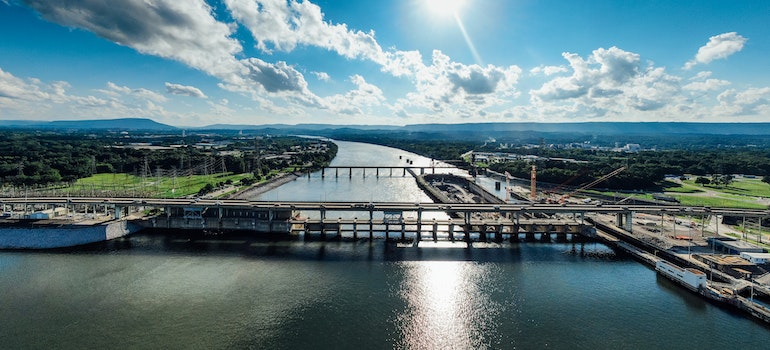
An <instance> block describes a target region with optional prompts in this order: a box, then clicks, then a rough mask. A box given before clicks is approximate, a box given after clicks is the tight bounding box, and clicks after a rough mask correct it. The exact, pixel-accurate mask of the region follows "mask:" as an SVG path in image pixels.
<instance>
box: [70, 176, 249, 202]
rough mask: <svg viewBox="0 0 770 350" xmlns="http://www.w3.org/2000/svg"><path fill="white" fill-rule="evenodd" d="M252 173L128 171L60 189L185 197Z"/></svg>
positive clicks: (80, 192) (96, 193)
mask: <svg viewBox="0 0 770 350" xmlns="http://www.w3.org/2000/svg"><path fill="white" fill-rule="evenodd" d="M251 176H252V175H251V174H232V173H224V174H215V175H191V176H178V177H160V178H157V177H146V178H142V177H139V176H134V175H129V174H96V175H94V176H91V177H87V178H82V179H78V180H77V181H76V182H75V183H74V184H72V185H71V186H68V187H64V188H61V189H60V190H59V191H61V192H63V193H66V194H69V195H72V196H111V197H158V198H175V197H185V196H189V195H192V194H196V193H198V191H200V189H201V188H203V187H204V186H206V184H212V185H214V186H216V184H217V183H220V182H226V181H227V180H230V181H232V182H233V183H238V182H239V181H240V180H241V179H243V178H247V177H251Z"/></svg>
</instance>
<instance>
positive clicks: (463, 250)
mask: <svg viewBox="0 0 770 350" xmlns="http://www.w3.org/2000/svg"><path fill="white" fill-rule="evenodd" d="M339 145H340V151H339V155H338V158H336V159H335V164H337V165H353V164H356V163H353V162H357V164H371V163H378V164H385V162H391V161H392V162H394V163H392V164H401V163H399V162H403V161H404V160H403V157H404V156H406V155H408V156H409V157H411V158H414V163H415V165H416V164H418V161H419V162H422V161H426V162H429V160H426V159H424V158H418V157H416V156H414V155H411V154H407V153H406V152H403V151H399V150H394V149H389V148H385V147H379V146H371V145H363V144H356V143H345V142H340V143H339ZM398 155H401V156H402V159H398ZM358 175H360V176H356V173H354V175H353V177H352V178H351V179H348V178H347V176H340V177H339V178H337V179H334V177H333V174H332V176H331V177H330V175H329V173H328V172H327V175H326V178H323V179H322V178H321V177H320V176H319V175H318V174H312V175H311V177H310V179H307V178H300V179H298V180H296V181H294V182H292V183H289V184H287V185H285V186H282V187H280V188H279V189H277V190H275V191H273V192H268V193H265V194H264V195H262V199H265V200H272V199H281V200H312V201H316V200H319V199H321V200H356V201H366V200H374V201H392V200H397V201H428V199H427V197H425V196H424V195H423V194H422V193H420V192H419V191H418V190H417V187H416V185H414V184H413V180H412V179H411V178H410V177H408V176H407V177H403V178H402V177H400V176H394V177H392V178H390V177H385V176H382V173H381V176H380V178H376V177H369V174H367V177H363V174H360V173H359V174H358ZM399 175H400V174H399ZM0 293H1V294H0V344H2V345H0V347H2V348H3V349H22V348H23V349H51V348H58V349H87V348H91V349H104V348H116V347H117V348H135V349H160V348H162V349H242V348H257V349H392V348H397V349H485V348H486V349H515V348H516V349H533V348H551V349H619V348H623V349H731V348H739V347H740V348H747V349H749V348H755V349H761V348H766V347H767V344H768V342H769V341H770V328H768V327H766V326H764V325H761V324H759V323H757V322H754V321H752V320H750V319H748V318H746V317H744V316H742V315H740V314H735V313H732V312H730V311H727V310H724V309H722V308H720V307H716V306H714V305H712V304H710V303H708V302H706V301H704V300H702V299H701V298H699V297H697V296H695V295H693V294H692V293H690V292H688V291H686V290H683V289H682V288H680V287H678V286H676V285H674V284H672V283H671V282H670V281H668V280H666V279H664V278H661V277H658V276H657V275H656V273H655V272H654V271H653V270H651V269H650V268H647V267H645V266H643V265H641V264H639V263H637V262H635V261H634V260H630V259H629V258H626V257H623V256H617V255H615V254H614V253H613V252H612V251H611V250H610V249H608V248H606V247H604V246H602V245H600V244H595V243H590V244H571V243H570V244H551V243H548V244H539V243H522V244H514V245H504V246H501V247H494V246H486V245H475V246H472V247H470V248H467V247H464V246H462V245H460V246H442V247H432V248H413V247H409V248H402V247H399V246H397V245H394V244H393V243H384V242H382V241H381V240H376V241H374V242H369V241H359V242H334V241H328V242H317V241H315V242H314V241H307V242H306V241H282V240H275V241H274V240H268V239H255V238H253V237H243V236H217V237H211V236H195V235H188V234H170V233H169V234H139V235H134V236H131V237H129V238H126V239H121V240H114V241H111V242H107V243H102V244H96V245H90V246H87V247H80V248H77V249H68V250H61V251H46V252H7V251H6V252H0Z"/></svg>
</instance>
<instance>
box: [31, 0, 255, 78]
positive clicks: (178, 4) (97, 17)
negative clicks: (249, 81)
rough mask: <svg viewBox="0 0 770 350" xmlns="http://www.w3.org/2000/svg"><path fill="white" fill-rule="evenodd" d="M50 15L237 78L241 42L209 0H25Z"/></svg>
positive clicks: (152, 52) (143, 50) (54, 19)
mask: <svg viewBox="0 0 770 350" xmlns="http://www.w3.org/2000/svg"><path fill="white" fill-rule="evenodd" d="M24 2H25V3H26V4H27V5H29V6H30V7H32V8H34V9H35V10H37V11H38V12H39V13H40V14H41V15H42V16H43V17H44V18H46V19H47V20H49V21H52V22H56V23H59V24H62V25H65V26H69V27H75V28H82V29H86V30H88V31H91V32H93V33H94V34H96V35H98V36H100V37H102V38H105V39H107V40H110V41H113V42H115V43H118V44H120V45H124V46H128V47H131V48H133V49H135V50H137V51H139V52H141V53H145V54H150V55H154V56H160V57H163V58H169V59H173V60H176V61H179V62H182V63H184V64H186V65H188V66H190V67H193V68H196V69H199V70H202V71H204V72H207V73H209V74H211V75H213V76H217V77H221V78H227V79H237V78H236V77H235V76H233V73H234V72H235V71H237V65H238V63H237V60H236V59H235V58H234V55H235V54H237V53H239V52H241V45H240V43H239V42H238V41H237V40H235V39H233V38H231V37H230V34H231V33H232V28H230V26H228V25H227V24H225V23H222V22H219V21H217V20H216V19H215V18H214V17H213V16H212V15H211V7H210V6H209V5H208V4H206V2H205V1H203V0H187V1H174V0H156V1H152V2H151V3H148V2H147V1H144V0H123V1H121V2H120V4H119V5H118V4H115V3H113V2H110V1H102V0H56V1H50V0H24Z"/></svg>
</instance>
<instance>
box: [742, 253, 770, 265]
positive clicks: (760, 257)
mask: <svg viewBox="0 0 770 350" xmlns="http://www.w3.org/2000/svg"><path fill="white" fill-rule="evenodd" d="M741 258H744V259H746V260H748V261H750V262H752V263H754V264H767V263H768V262H770V253H741Z"/></svg>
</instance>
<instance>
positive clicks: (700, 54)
mask: <svg viewBox="0 0 770 350" xmlns="http://www.w3.org/2000/svg"><path fill="white" fill-rule="evenodd" d="M768 14H770V2H768V1H763V0H747V1H738V2H734V1H716V0H703V1H662V0H661V1H657V0H656V1H635V2H629V1H614V0H590V1H567V0H549V1H532V0H517V1H508V0H450V1H437V0H394V1H376V2H371V1H359V2H349V1H333V0H329V1H320V0H314V1H293V0H292V1H285V0H268V1H262V0H209V1H204V0H187V1H176V0H154V1H149V0H121V1H120V2H119V5H116V2H105V1H99V0H79V1H78V0H59V1H55V0H0V33H2V34H1V36H0V38H2V39H0V53H2V54H0V119H2V120H11V119H18V120H65V119H66V120H73V119H114V118H126V117H138V118H151V119H153V120H156V121H158V122H161V123H166V124H170V125H176V126H201V125H209V124H252V125H253V124H271V123H285V124H298V123H318V124H361V125H366V124H380V125H404V124H417V123H469V122H585V121H685V122H687V121H696V122H767V121H770V79H768V78H769V77H770V71H768V70H767V69H766V68H767V67H770V57H769V56H768V55H767V53H768V52H770V27H769V26H767V24H766V23H767V21H768V20H769V19H770V18H768V16H769V15H768Z"/></svg>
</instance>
